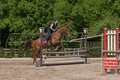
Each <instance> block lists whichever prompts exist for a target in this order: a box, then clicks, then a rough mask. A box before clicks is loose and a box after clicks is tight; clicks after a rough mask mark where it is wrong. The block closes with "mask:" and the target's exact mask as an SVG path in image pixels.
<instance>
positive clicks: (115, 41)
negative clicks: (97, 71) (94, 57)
mask: <svg viewBox="0 0 120 80" xmlns="http://www.w3.org/2000/svg"><path fill="white" fill-rule="evenodd" d="M102 40H103V42H102V45H103V46H104V47H102V49H103V51H102V52H103V54H102V55H103V56H102V57H103V59H102V60H103V67H104V74H107V69H115V72H116V73H117V74H118V73H119V71H118V53H119V52H120V51H119V28H116V30H115V31H111V30H107V28H104V35H103V38H102ZM108 55H115V58H113V59H111V58H110V57H109V56H108Z"/></svg>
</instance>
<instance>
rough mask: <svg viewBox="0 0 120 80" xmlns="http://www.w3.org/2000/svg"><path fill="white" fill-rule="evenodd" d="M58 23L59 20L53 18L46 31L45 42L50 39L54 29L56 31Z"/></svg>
mask: <svg viewBox="0 0 120 80" xmlns="http://www.w3.org/2000/svg"><path fill="white" fill-rule="evenodd" d="M58 23H59V19H58V18H55V19H54V22H52V23H51V25H50V27H49V28H48V30H47V36H46V41H45V42H47V41H48V40H49V39H50V37H51V35H52V33H53V32H55V29H56V26H57V25H58Z"/></svg>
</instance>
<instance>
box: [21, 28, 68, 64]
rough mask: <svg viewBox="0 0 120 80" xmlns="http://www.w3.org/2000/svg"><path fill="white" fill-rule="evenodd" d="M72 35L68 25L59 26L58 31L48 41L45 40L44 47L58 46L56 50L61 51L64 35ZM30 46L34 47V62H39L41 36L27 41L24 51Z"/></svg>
mask: <svg viewBox="0 0 120 80" xmlns="http://www.w3.org/2000/svg"><path fill="white" fill-rule="evenodd" d="M64 35H65V36H67V37H69V36H70V28H69V27H68V26H63V27H61V28H59V29H58V30H57V31H56V32H54V33H53V34H52V37H51V39H50V40H48V42H47V43H46V42H45V41H43V42H42V46H43V49H45V48H49V47H52V46H57V49H56V51H59V50H60V49H61V48H62V36H64ZM29 47H31V48H33V51H34V54H33V64H37V60H36V58H37V56H38V54H39V52H40V38H38V39H36V40H28V41H26V43H25V45H24V50H23V52H24V51H26V49H28V48H29Z"/></svg>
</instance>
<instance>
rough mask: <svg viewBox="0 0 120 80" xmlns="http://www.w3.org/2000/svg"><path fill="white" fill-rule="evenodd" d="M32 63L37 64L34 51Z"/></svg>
mask: <svg viewBox="0 0 120 80" xmlns="http://www.w3.org/2000/svg"><path fill="white" fill-rule="evenodd" d="M33 64H35V65H37V55H36V54H35V53H34V55H33Z"/></svg>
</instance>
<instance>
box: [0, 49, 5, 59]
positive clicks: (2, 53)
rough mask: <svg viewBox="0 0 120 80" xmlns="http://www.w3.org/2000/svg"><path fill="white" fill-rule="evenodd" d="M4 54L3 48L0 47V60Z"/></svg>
mask: <svg viewBox="0 0 120 80" xmlns="http://www.w3.org/2000/svg"><path fill="white" fill-rule="evenodd" d="M4 53H5V52H4V50H3V48H1V47H0V58H2V57H3V56H4Z"/></svg>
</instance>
